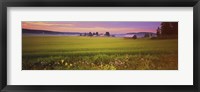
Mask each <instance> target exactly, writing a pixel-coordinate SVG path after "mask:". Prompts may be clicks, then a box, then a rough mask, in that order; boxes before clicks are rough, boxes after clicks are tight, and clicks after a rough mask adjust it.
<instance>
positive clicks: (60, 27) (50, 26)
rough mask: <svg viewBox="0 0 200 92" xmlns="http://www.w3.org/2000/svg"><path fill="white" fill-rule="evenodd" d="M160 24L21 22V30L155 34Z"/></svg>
mask: <svg viewBox="0 0 200 92" xmlns="http://www.w3.org/2000/svg"><path fill="white" fill-rule="evenodd" d="M159 26H160V22H55V21H51V22H40V21H38V22H30V21H23V22H22V28H23V29H36V30H48V31H56V32H83V33H84V32H99V33H105V32H110V33H130V32H154V33H155V32H156V29H157V27H159Z"/></svg>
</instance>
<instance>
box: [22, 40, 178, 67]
mask: <svg viewBox="0 0 200 92" xmlns="http://www.w3.org/2000/svg"><path fill="white" fill-rule="evenodd" d="M22 48H23V49H22V69H23V70H177V69H178V40H177V39H167V40H152V39H136V40H134V39H125V38H116V37H70V36H23V39H22Z"/></svg>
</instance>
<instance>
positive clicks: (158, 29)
mask: <svg viewBox="0 0 200 92" xmlns="http://www.w3.org/2000/svg"><path fill="white" fill-rule="evenodd" d="M156 34H157V37H160V35H161V32H160V27H158V28H157V32H156Z"/></svg>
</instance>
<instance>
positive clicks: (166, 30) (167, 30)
mask: <svg viewBox="0 0 200 92" xmlns="http://www.w3.org/2000/svg"><path fill="white" fill-rule="evenodd" d="M171 27H172V26H171V24H170V22H162V23H161V31H162V32H161V35H162V36H165V35H170V34H171V33H172V32H171Z"/></svg>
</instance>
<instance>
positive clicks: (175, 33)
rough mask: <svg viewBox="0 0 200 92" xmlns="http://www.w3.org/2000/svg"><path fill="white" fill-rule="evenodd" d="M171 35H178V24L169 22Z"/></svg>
mask: <svg viewBox="0 0 200 92" xmlns="http://www.w3.org/2000/svg"><path fill="white" fill-rule="evenodd" d="M171 26H172V34H174V35H178V22H171Z"/></svg>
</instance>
